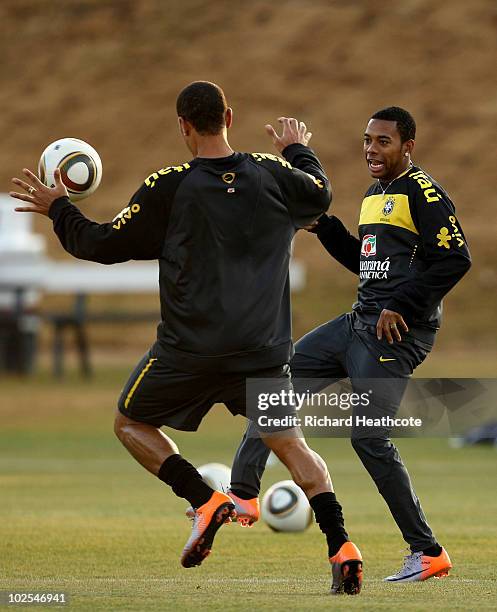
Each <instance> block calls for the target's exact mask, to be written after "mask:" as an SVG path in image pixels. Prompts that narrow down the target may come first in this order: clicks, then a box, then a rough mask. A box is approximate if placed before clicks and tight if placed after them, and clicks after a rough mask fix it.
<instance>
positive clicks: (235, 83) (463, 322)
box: [0, 0, 497, 347]
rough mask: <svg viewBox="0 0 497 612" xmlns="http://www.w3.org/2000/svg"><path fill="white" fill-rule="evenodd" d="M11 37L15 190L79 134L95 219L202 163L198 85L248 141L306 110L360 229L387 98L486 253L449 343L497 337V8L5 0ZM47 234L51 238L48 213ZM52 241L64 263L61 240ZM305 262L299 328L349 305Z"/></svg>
mask: <svg viewBox="0 0 497 612" xmlns="http://www.w3.org/2000/svg"><path fill="white" fill-rule="evenodd" d="M0 30H1V31H0V47H1V48H0V57H1V62H0V74H1V83H2V87H1V89H0V108H1V114H0V125H1V129H0V133H1V145H0V179H1V180H0V184H1V185H2V186H3V187H2V188H1V189H2V190H3V191H6V190H8V189H9V179H10V177H11V176H12V175H13V174H15V173H18V171H19V168H20V167H22V166H23V165H30V166H35V165H36V163H37V160H38V157H39V154H40V152H41V150H42V149H43V148H44V147H45V145H46V144H48V143H49V142H51V141H52V140H55V139H56V138H58V137H61V136H76V137H80V138H83V139H84V140H88V141H89V142H91V143H92V144H93V145H94V146H95V147H96V148H97V149H98V150H99V152H100V153H101V156H102V159H103V162H104V179H103V182H102V186H101V188H100V189H99V191H98V192H97V194H96V195H95V196H94V197H92V198H91V199H90V200H88V202H85V203H83V206H84V209H85V210H86V211H87V212H88V214H89V215H90V216H93V217H94V218H96V219H98V220H107V219H108V218H109V217H110V216H113V213H115V212H117V211H119V210H120V209H121V208H122V206H123V205H124V204H125V203H126V202H127V198H128V197H129V195H130V194H131V193H132V192H133V191H134V190H135V189H136V187H137V186H138V185H139V183H140V181H141V180H142V179H143V177H144V176H146V175H147V174H149V173H150V172H151V171H153V170H154V169H156V168H157V167H161V166H162V165H165V164H167V165H169V164H171V163H180V162H182V161H185V160H186V159H188V154H187V152H186V151H185V149H184V147H183V144H182V141H181V140H180V137H179V134H178V132H177V129H176V118H175V112H174V101H175V98H176V94H177V92H178V91H179V89H180V88H181V87H182V86H184V85H185V84H186V83H188V82H190V81H191V80H194V79H208V80H213V81H216V82H218V83H219V84H220V85H222V86H223V87H224V88H225V90H226V93H227V96H228V98H229V101H230V103H231V105H232V106H233V107H234V109H235V118H236V121H235V125H234V127H233V129H232V134H231V141H232V144H233V146H234V147H236V148H237V149H241V150H266V149H268V147H269V143H268V141H267V139H266V136H265V134H264V131H263V125H264V123H266V122H267V121H274V119H275V118H276V117H278V116H279V115H280V114H287V115H296V116H298V117H301V118H303V119H304V120H306V121H307V122H308V124H309V125H310V126H311V128H312V131H313V132H314V134H315V136H314V139H313V145H314V147H315V149H316V150H317V151H318V152H319V154H320V156H321V158H322V159H323V161H324V163H325V165H326V168H327V169H328V171H329V173H330V175H331V177H332V179H333V183H334V194H335V200H334V208H335V211H336V213H337V214H339V215H340V216H341V217H343V218H344V219H345V220H347V222H348V223H349V224H350V225H353V224H354V223H355V222H356V220H357V214H358V206H359V203H360V200H361V197H362V194H363V192H364V190H365V188H366V187H367V185H368V184H369V175H368V173H367V171H366V167H365V163H364V161H363V159H362V148H361V140H362V131H363V129H364V126H365V123H366V121H367V119H368V117H369V116H370V114H371V113H372V112H374V111H375V110H377V109H378V108H380V107H382V106H385V105H390V104H397V105H401V106H405V107H407V108H408V109H410V110H411V112H412V113H413V114H414V116H415V117H416V119H417V122H418V140H417V147H416V155H415V161H416V162H417V163H419V164H421V165H422V166H424V167H425V168H426V169H427V170H428V171H429V172H430V173H431V174H432V175H434V176H435V177H436V178H438V179H439V180H440V181H441V182H442V184H443V185H444V186H445V187H446V188H447V190H448V191H449V192H450V193H451V195H452V196H453V199H454V201H455V202H456V204H457V206H458V211H459V216H460V219H461V222H462V224H463V227H464V228H465V231H466V234H467V236H468V239H469V241H470V244H471V246H472V250H473V253H474V260H475V265H474V267H473V270H472V271H471V273H470V275H469V276H468V277H467V278H466V279H465V280H464V281H463V283H462V284H461V286H460V287H458V288H457V290H456V291H455V292H454V294H453V295H452V296H451V298H450V299H449V300H448V301H447V318H448V321H447V323H448V324H447V325H446V327H445V330H444V331H443V333H442V336H441V342H442V343H443V344H445V345H446V346H455V345H461V344H464V345H467V344H468V343H473V342H475V341H477V342H478V345H479V346H481V347H485V346H486V347H490V345H491V344H492V343H493V345H495V331H496V327H497V326H496V324H495V321H494V311H495V292H496V287H497V272H496V268H495V257H496V253H495V247H494V245H495V238H494V234H495V230H494V226H495V213H494V211H495V207H496V204H497V202H496V199H497V198H496V189H495V169H494V168H495V134H496V129H497V85H496V79H495V63H496V59H497V35H496V34H497V4H496V3H495V1H494V0H473V1H472V2H471V3H468V2H465V1H464V0H453V1H451V2H434V1H433V0H396V1H394V0H385V1H384V2H382V3H371V2H368V1H366V0H342V1H338V0H329V1H324V0H312V1H311V0H308V1H305V0H301V1H300V2H299V1H294V0H280V1H278V2H270V1H261V0H255V1H252V2H242V1H234V0H232V1H230V2H228V1H226V0H218V1H215V2H214V1H209V0H182V1H181V2H180V1H178V0H163V1H160V0H69V1H67V0H3V2H2V3H1V5H0ZM37 227H38V228H39V229H40V231H41V230H42V229H43V231H45V232H46V233H47V234H49V228H48V224H47V223H46V222H45V220H44V219H39V220H37ZM50 249H51V252H52V254H53V255H56V256H63V255H62V252H61V250H60V249H59V248H57V245H56V243H55V240H54V239H53V238H52V237H51V238H50ZM297 255H298V256H299V257H301V258H303V259H305V260H306V261H307V262H308V266H309V272H310V279H309V291H308V293H307V294H306V295H305V296H302V295H300V296H298V297H297V299H296V301H295V315H296V316H295V321H296V335H299V334H300V333H301V332H302V331H303V330H305V329H308V328H309V327H310V326H312V325H313V324H315V323H317V322H319V321H321V320H323V319H325V318H328V317H331V316H332V315H334V314H336V313H338V312H339V311H340V310H342V309H343V308H346V307H347V305H348V304H350V302H351V301H352V299H353V295H354V285H355V282H354V278H353V277H352V276H351V275H350V274H349V273H348V272H345V271H341V270H339V268H338V266H337V265H335V264H334V263H332V262H329V261H328V259H327V257H326V255H325V254H324V253H323V252H322V250H321V249H320V248H319V245H318V244H317V243H316V241H315V239H314V237H312V236H309V235H302V236H301V237H299V239H298V243H297Z"/></svg>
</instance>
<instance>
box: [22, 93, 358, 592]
mask: <svg viewBox="0 0 497 612" xmlns="http://www.w3.org/2000/svg"><path fill="white" fill-rule="evenodd" d="M177 114H178V122H179V128H180V131H181V134H182V136H183V138H184V141H185V144H186V145H187V147H188V149H189V150H190V152H191V153H192V155H193V159H191V160H190V161H189V162H187V163H184V164H181V165H179V166H170V167H167V168H162V169H160V170H158V171H157V172H154V173H152V174H151V175H150V176H149V177H148V178H147V179H146V180H145V182H144V184H143V185H142V186H141V187H140V188H139V189H138V191H137V192H136V193H135V194H134V195H133V197H132V198H131V200H130V203H129V206H130V207H132V209H133V210H134V211H135V212H134V214H133V215H132V216H131V218H128V219H127V220H126V223H112V222H111V223H104V224H98V223H95V222H92V221H90V220H89V219H87V218H86V217H85V216H84V215H83V214H82V213H81V212H80V211H79V210H78V209H77V208H76V207H75V206H73V205H72V204H71V202H70V200H69V199H68V197H67V191H66V189H65V187H64V185H63V183H62V182H61V179H60V172H57V173H56V175H55V178H56V185H55V187H54V188H48V187H46V186H44V185H43V184H42V183H41V182H40V181H39V180H38V179H37V178H36V177H35V176H34V175H33V174H32V173H31V172H29V171H28V170H25V171H24V173H25V175H26V176H27V178H28V179H29V181H30V183H31V184H30V183H28V182H26V181H24V180H21V179H13V182H14V183H15V184H16V185H19V186H20V187H22V188H23V189H24V190H25V191H27V192H28V193H27V194H25V193H14V192H11V195H12V196H13V197H15V198H17V199H20V200H23V201H25V202H27V203H29V206H25V207H20V208H17V209H16V210H18V211H20V212H26V211H27V212H38V213H41V214H44V215H47V216H49V217H50V218H51V219H52V220H53V224H54V231H55V233H56V234H57V236H58V238H59V240H60V242H61V244H62V246H63V247H64V248H65V249H66V250H67V251H68V252H69V253H71V254H72V255H74V256H75V257H78V258H80V259H88V260H92V261H96V262H100V263H105V264H112V263H116V262H121V261H127V260H129V259H158V260H159V266H160V272H159V288H160V298H161V315H162V321H161V323H160V324H159V327H158V334H157V341H156V342H155V344H154V345H153V346H152V347H151V349H150V350H149V351H148V352H147V354H146V355H145V356H144V357H143V359H142V360H141V361H140V362H139V363H138V365H137V367H136V368H135V370H134V371H133V373H132V374H131V376H130V378H129V380H128V382H127V383H126V385H125V386H124V389H123V392H122V394H121V397H120V399H119V403H118V408H119V410H118V412H117V415H116V419H115V425H114V428H115V433H116V435H117V437H118V438H119V440H120V441H121V442H122V444H123V445H124V446H125V447H126V449H127V450H128V451H129V452H130V453H131V455H132V456H133V457H134V458H135V459H136V460H137V461H138V462H139V463H140V464H141V465H142V466H143V467H145V468H146V469H147V470H148V471H150V472H151V473H152V474H154V475H155V476H157V477H158V478H159V479H160V480H162V481H163V482H164V483H165V484H167V485H169V486H170V487H171V488H172V490H173V492H174V493H175V494H176V495H178V496H179V497H183V498H185V499H187V500H188V501H189V502H190V503H191V505H192V507H193V508H194V509H195V514H194V521H193V528H192V534H191V536H190V538H189V540H188V541H187V543H186V545H185V548H184V550H183V553H182V555H181V563H182V565H183V566H184V567H193V566H195V565H200V563H201V562H202V561H203V559H204V558H205V557H206V556H207V555H208V554H209V553H210V550H211V547H212V542H213V539H214V536H215V534H216V532H217V530H218V529H219V528H220V527H221V526H222V525H223V524H224V523H225V522H228V521H229V520H230V519H231V518H233V517H235V515H236V513H237V512H238V514H239V515H240V516H241V517H242V519H243V517H244V514H245V512H246V507H245V504H244V500H243V499H240V498H238V497H236V495H233V494H232V495H227V494H226V493H224V492H221V491H214V490H213V489H211V488H210V487H209V486H208V485H207V484H206V483H205V482H204V481H203V480H202V477H201V476H200V474H199V473H198V471H197V470H196V469H195V467H194V466H193V465H192V464H191V463H189V462H188V461H187V460H186V459H185V458H184V457H182V456H181V455H180V454H179V451H178V448H177V446H176V444H175V443H174V441H173V440H172V439H171V438H170V437H169V436H168V435H166V434H165V433H164V432H163V431H161V427H162V426H167V427H170V428H173V429H179V430H183V431H195V430H196V429H197V428H198V426H199V424H200V422H201V421H202V418H203V417H204V416H205V414H206V413H207V412H208V411H209V410H210V408H211V407H212V405H213V404H214V403H216V402H223V403H224V404H225V405H226V407H227V408H228V409H229V411H230V412H232V413H233V414H246V412H247V406H246V404H247V401H246V379H247V378H257V379H265V380H267V381H268V384H269V385H270V386H272V388H274V386H275V385H276V386H277V387H278V388H279V389H282V390H285V391H289V390H290V389H291V382H290V373H289V367H288V362H289V360H290V358H291V355H292V352H293V346H292V341H291V317H290V288H289V270H288V266H289V258H290V247H291V241H292V239H293V237H294V235H295V233H296V231H297V230H298V229H299V228H303V227H306V226H308V225H309V224H311V223H313V222H314V221H315V220H316V219H317V218H318V217H319V216H320V215H322V214H323V213H324V212H325V211H326V210H327V209H328V206H329V203H330V198H331V192H330V187H329V181H328V179H327V177H326V175H325V173H324V171H323V169H322V167H321V164H320V162H319V160H318V159H317V157H316V156H315V154H314V153H313V151H312V150H311V149H309V148H308V146H307V144H308V142H309V139H310V137H311V134H310V133H309V132H308V131H307V128H306V126H305V124H304V123H302V122H300V123H299V122H297V121H296V120H295V119H289V118H285V117H282V118H280V120H279V121H280V123H281V126H282V133H281V135H278V134H277V133H276V131H275V130H274V128H273V127H271V126H269V125H268V126H266V130H267V132H268V134H269V135H270V136H271V137H272V140H273V143H274V144H275V146H276V148H277V149H278V151H280V152H282V155H283V157H284V159H282V158H280V157H277V156H275V155H271V154H259V153H252V154H249V153H238V152H235V151H233V149H232V148H231V147H230V145H229V143H228V140H227V130H228V128H230V126H231V123H232V117H233V115H232V110H231V109H230V108H228V106H227V104H226V99H225V96H224V93H223V92H222V90H221V89H220V88H219V87H218V86H217V85H215V84H213V83H208V82H204V81H197V82H194V83H192V84H190V85H189V86H188V87H186V88H185V89H184V90H183V91H182V92H181V93H180V94H179V96H178V99H177ZM33 188H34V189H33ZM293 412H294V407H292V406H290V407H285V408H284V410H283V413H281V416H287V415H290V416H291V415H292V414H293ZM279 433H281V432H279ZM260 434H261V436H263V439H264V443H265V444H267V446H268V448H270V449H272V450H273V451H274V452H275V453H276V455H277V456H278V457H279V458H280V459H281V461H282V462H283V463H284V464H285V465H286V466H287V467H288V469H289V470H290V473H291V475H292V478H293V479H294V481H295V482H296V483H297V484H298V485H299V486H300V487H301V488H302V489H303V490H304V492H305V493H306V495H307V497H308V498H309V501H310V504H311V506H312V508H313V510H314V513H315V517H316V521H317V523H318V524H319V525H320V527H321V529H322V531H323V532H324V534H325V535H326V539H327V543H328V554H329V558H330V562H331V565H332V575H333V583H332V591H333V592H334V593H342V592H346V593H349V594H356V593H358V592H359V591H360V588H361V579H362V558H361V554H360V552H359V550H358V549H357V547H356V546H355V545H354V544H353V543H352V542H350V541H349V538H348V535H347V532H346V531H345V527H344V520H343V516H342V511H341V506H340V504H339V503H338V501H337V500H336V497H335V494H334V493H333V488H332V484H331V479H330V477H329V474H328V470H327V468H326V465H325V463H324V462H323V460H322V459H321V457H319V455H317V454H316V453H315V452H313V451H312V450H311V449H310V448H309V447H308V446H307V444H306V443H305V440H304V439H303V437H302V436H301V433H300V432H299V431H297V430H295V429H293V428H292V429H286V430H285V431H283V434H284V435H283V436H281V435H278V432H275V431H272V430H264V431H260ZM259 441H260V440H259Z"/></svg>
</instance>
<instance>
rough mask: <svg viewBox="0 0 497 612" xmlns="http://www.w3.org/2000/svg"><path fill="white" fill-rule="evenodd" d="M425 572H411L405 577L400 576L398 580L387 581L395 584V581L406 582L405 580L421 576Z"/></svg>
mask: <svg viewBox="0 0 497 612" xmlns="http://www.w3.org/2000/svg"><path fill="white" fill-rule="evenodd" d="M424 571H425V570H424V569H422V570H420V571H419V572H413V573H412V574H408V575H407V576H400V577H399V578H394V579H393V580H389V582H396V581H397V580H406V579H407V578H412V577H413V576H418V575H419V574H422V573H423V572H424Z"/></svg>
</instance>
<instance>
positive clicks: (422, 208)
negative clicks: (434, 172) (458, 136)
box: [316, 166, 471, 343]
mask: <svg viewBox="0 0 497 612" xmlns="http://www.w3.org/2000/svg"><path fill="white" fill-rule="evenodd" d="M316 233H317V235H318V237H319V239H320V241H321V242H322V244H323V245H324V247H325V248H326V249H327V251H328V252H329V253H330V254H331V255H332V256H333V257H334V258H335V259H337V260H338V261H339V262H340V263H342V264H343V265H344V266H345V267H346V268H348V269H349V270H351V271H352V272H354V273H355V274H358V275H359V279H360V280H359V290H358V300H357V302H356V303H355V304H354V305H353V309H354V310H355V311H356V312H357V313H358V316H359V319H361V320H362V321H363V322H364V323H366V324H371V325H373V324H374V325H375V324H376V322H377V320H378V316H379V314H380V312H381V311H382V310H383V308H387V309H389V310H393V311H395V312H398V313H400V314H401V315H402V316H403V317H404V319H405V321H406V322H407V323H408V325H410V326H411V328H412V329H411V332H412V334H413V335H414V336H415V337H418V338H419V339H421V340H424V341H426V342H428V343H431V342H432V341H433V338H434V332H435V331H436V330H437V329H438V328H439V327H440V322H441V314H442V304H441V300H442V298H443V296H444V295H445V294H446V293H448V291H450V289H452V287H454V285H455V284H456V283H457V282H458V281H459V280H460V278H461V277H462V276H463V275H464V274H465V272H466V271H467V270H468V269H469V267H470V265H471V258H470V254H469V251H468V247H467V246H466V240H465V237H464V234H463V232H462V229H461V226H460V224H459V221H458V220H457V218H456V216H455V208H454V204H453V203H452V201H451V199H450V198H449V196H448V195H447V193H446V192H445V191H444V189H443V188H442V187H441V186H440V185H439V184H438V183H437V182H436V181H435V180H434V179H433V178H431V177H430V176H429V175H428V174H426V172H424V171H423V170H422V169H421V168H418V167H415V166H413V167H410V168H409V169H408V170H406V171H405V172H404V173H403V174H401V175H400V176H399V177H397V178H396V179H395V180H394V181H392V182H391V183H389V184H388V185H386V184H384V183H380V182H378V181H376V182H375V183H374V184H373V185H371V186H370V187H369V189H368V190H367V191H366V195H365V197H364V200H363V202H362V207H361V214H360V219H359V238H356V237H355V236H352V235H351V234H350V233H349V232H348V231H347V230H346V228H345V227H344V226H343V224H342V222H341V221H340V220H339V219H337V218H336V217H328V216H326V215H323V216H322V217H321V218H320V219H319V224H318V228H317V230H316Z"/></svg>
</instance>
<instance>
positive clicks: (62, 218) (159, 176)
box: [50, 144, 331, 372]
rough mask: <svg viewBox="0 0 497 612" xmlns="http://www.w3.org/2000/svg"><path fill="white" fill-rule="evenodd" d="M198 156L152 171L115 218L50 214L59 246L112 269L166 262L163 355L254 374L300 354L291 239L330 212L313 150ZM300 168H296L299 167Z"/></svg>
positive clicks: (182, 363) (64, 208) (192, 366)
mask: <svg viewBox="0 0 497 612" xmlns="http://www.w3.org/2000/svg"><path fill="white" fill-rule="evenodd" d="M283 154H284V156H285V158H286V159H282V158H280V157H277V156H276V155H272V154H269V153H234V154H233V155H231V156H229V157H225V158H217V159H204V158H195V159H193V160H192V161H189V162H188V163H185V164H182V165H181V166H169V167H167V168H163V169H161V170H158V171H157V172H154V173H153V174H151V175H150V176H149V177H148V178H146V179H145V182H144V184H143V185H142V186H141V187H140V189H139V190H138V191H137V192H136V193H135V195H134V196H133V197H132V198H131V200H130V202H129V204H128V206H126V208H124V210H122V211H121V212H120V213H119V214H118V215H117V216H116V217H115V218H114V220H113V221H111V222H110V223H103V224H99V223H95V222H93V221H90V220H89V219H87V218H86V217H85V216H84V215H83V214H82V213H81V212H80V211H79V210H78V208H76V207H75V206H74V205H72V204H71V202H70V201H69V199H68V198H59V199H58V200H56V201H55V202H54V203H53V204H52V206H51V208H50V218H51V219H53V223H54V231H55V233H56V234H57V236H58V237H59V240H60V242H61V244H62V246H63V247H64V248H65V249H66V251H68V252H69V253H71V254H72V255H74V256H75V257H78V258H80V259H87V260H91V261H96V262H100V263H104V264H112V263H116V262H122V261H127V260H130V259H158V260H159V264H160V277H159V285H160V298H161V316H162V321H161V323H160V324H159V327H158V343H157V346H156V348H157V350H159V351H160V352H161V354H162V355H163V358H164V359H169V360H170V362H171V364H174V365H175V367H177V368H178V369H184V370H186V371H197V370H204V371H234V372H241V371H254V370H257V369H262V368H269V367H276V366H280V365H282V364H284V363H287V362H288V361H289V359H290V357H291V355H292V342H291V315H290V288H289V273H288V265H289V260H290V248H291V241H292V238H293V237H294V235H295V232H296V231H297V229H298V228H301V227H304V226H306V225H308V224H309V223H311V222H312V221H314V220H315V219H316V218H317V217H319V216H320V215H321V214H322V213H323V212H324V211H326V210H327V208H328V206H329V203H330V199H331V191H330V186H329V181H328V179H327V177H326V175H325V173H324V170H323V168H322V167H321V164H320V162H319V160H318V159H317V157H316V155H315V154H314V152H313V151H312V150H311V149H309V148H308V147H305V146H303V145H299V144H294V145H291V146H289V147H287V148H286V149H285V150H284V152H283ZM291 164H292V165H293V166H294V167H292V165H291Z"/></svg>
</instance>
